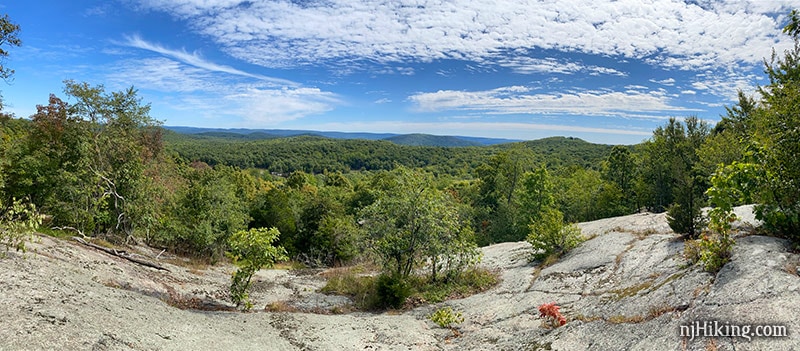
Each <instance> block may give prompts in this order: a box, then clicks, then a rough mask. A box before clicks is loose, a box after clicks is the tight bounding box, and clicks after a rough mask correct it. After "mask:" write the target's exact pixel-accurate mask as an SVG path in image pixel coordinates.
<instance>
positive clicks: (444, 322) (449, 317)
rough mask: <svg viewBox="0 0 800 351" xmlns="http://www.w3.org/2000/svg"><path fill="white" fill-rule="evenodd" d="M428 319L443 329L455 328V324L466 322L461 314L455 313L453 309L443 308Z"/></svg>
mask: <svg viewBox="0 0 800 351" xmlns="http://www.w3.org/2000/svg"><path fill="white" fill-rule="evenodd" d="M428 318H430V320H432V321H433V322H434V323H436V324H438V325H439V326H440V327H442V328H453V324H458V323H462V322H464V317H463V316H462V315H461V312H458V311H455V312H454V311H453V309H452V308H451V307H442V308H440V309H438V310H436V311H435V312H433V313H432V314H431V315H430V316H428Z"/></svg>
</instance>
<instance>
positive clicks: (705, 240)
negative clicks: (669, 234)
mask: <svg viewBox="0 0 800 351" xmlns="http://www.w3.org/2000/svg"><path fill="white" fill-rule="evenodd" d="M733 244H734V240H733V239H732V238H731V237H730V236H729V235H724V234H710V233H706V234H703V235H702V237H700V239H697V240H689V241H687V242H686V244H685V246H684V248H683V256H684V257H685V258H686V260H687V261H688V262H689V263H690V264H695V263H697V262H700V263H702V264H703V269H704V270H705V271H707V272H712V273H716V272H719V270H720V269H721V268H722V266H724V265H725V264H726V263H728V262H729V261H730V259H731V249H732V248H733Z"/></svg>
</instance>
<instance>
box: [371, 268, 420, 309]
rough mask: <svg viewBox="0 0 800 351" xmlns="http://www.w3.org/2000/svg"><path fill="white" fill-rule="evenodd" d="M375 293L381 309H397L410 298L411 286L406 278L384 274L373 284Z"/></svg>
mask: <svg viewBox="0 0 800 351" xmlns="http://www.w3.org/2000/svg"><path fill="white" fill-rule="evenodd" d="M375 292H376V293H377V296H378V303H379V304H380V306H381V307H383V308H389V307H390V308H395V309H399V308H401V307H403V304H405V302H406V299H407V298H408V297H409V296H411V285H410V284H409V283H408V277H407V276H401V275H397V274H386V273H384V274H381V275H380V276H378V279H377V281H376V282H375Z"/></svg>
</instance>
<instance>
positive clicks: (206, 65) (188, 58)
mask: <svg viewBox="0 0 800 351" xmlns="http://www.w3.org/2000/svg"><path fill="white" fill-rule="evenodd" d="M122 44H123V45H125V46H130V47H134V48H138V49H142V50H148V51H152V52H155V53H158V54H161V55H164V56H167V57H171V58H174V59H177V60H179V61H181V62H183V63H185V64H188V65H192V66H195V67H198V68H202V69H205V70H209V71H212V72H222V73H228V74H232V75H237V76H243V77H249V78H256V79H259V80H263V81H267V82H272V83H275V84H279V85H298V84H297V83H295V82H292V81H290V80H286V79H279V78H272V77H266V76H263V75H259V74H252V73H248V72H244V71H242V70H238V69H236V68H233V67H230V66H225V65H220V64H216V63H213V62H211V61H208V60H206V59H204V58H202V57H201V56H200V55H199V54H198V53H197V52H193V53H188V52H186V51H185V50H180V51H178V50H172V49H168V48H165V47H163V46H161V45H158V44H154V43H150V42H148V41H146V40H144V39H142V38H141V37H139V36H138V35H134V36H128V37H126V38H125V42H124V43H122Z"/></svg>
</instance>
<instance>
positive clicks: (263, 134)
mask: <svg viewBox="0 0 800 351" xmlns="http://www.w3.org/2000/svg"><path fill="white" fill-rule="evenodd" d="M164 128H165V129H168V130H171V131H174V132H176V133H180V134H192V135H199V136H207V137H215V138H226V139H239V140H261V139H275V138H285V137H293V136H300V135H312V136H321V137H326V138H332V139H366V140H386V141H390V142H392V143H395V144H398V145H413V146H442V147H465V146H484V145H497V144H505V143H513V142H517V141H520V140H515V139H502V138H483V137H468V136H441V135H431V134H418V133H415V134H394V133H360V132H326V131H315V130H294V129H247V128H230V129H226V128H198V127H185V126H164Z"/></svg>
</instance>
